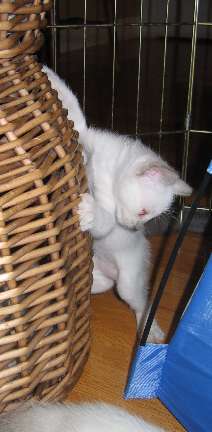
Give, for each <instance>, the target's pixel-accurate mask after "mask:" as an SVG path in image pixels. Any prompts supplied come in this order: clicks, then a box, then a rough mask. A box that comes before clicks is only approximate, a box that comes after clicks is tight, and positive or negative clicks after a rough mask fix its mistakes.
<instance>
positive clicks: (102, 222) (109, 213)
mask: <svg viewBox="0 0 212 432" xmlns="http://www.w3.org/2000/svg"><path fill="white" fill-rule="evenodd" d="M44 71H45V72H46V73H47V75H48V77H49V80H50V81H51V84H52V87H53V88H54V89H56V90H57V92H58V96H59V98H60V99H61V100H62V102H63V105H64V107H65V108H66V109H68V116H69V118H70V119H72V120H73V121H74V124H75V128H76V129H77V130H78V132H79V141H80V143H81V144H82V146H83V148H84V152H85V158H86V162H87V163H86V170H87V176H88V182H89V192H90V193H86V194H84V195H83V196H82V201H81V203H80V206H79V215H80V224H81V229H82V230H83V231H86V230H88V231H89V232H90V233H91V235H92V236H93V238H94V271H93V287H92V293H100V292H103V291H106V290H108V289H110V288H112V287H113V285H114V283H116V287H117V290H118V293H119V295H120V297H121V298H122V299H123V300H124V301H125V302H127V303H128V304H129V305H130V307H131V308H132V309H133V310H134V311H135V313H136V318H137V324H138V326H140V324H141V325H143V319H144V317H145V315H146V313H147V308H148V282H149V262H150V251H149V243H148V241H147V239H146V238H145V234H144V224H145V222H147V221H149V220H150V219H152V218H154V217H156V216H158V215H160V214H161V213H163V212H166V211H167V210H168V209H169V207H170V205H171V203H172V202H173V199H174V197H175V196H176V195H181V196H186V195H190V194H191V188H190V186H188V185H187V184H186V183H185V182H184V181H183V180H181V179H180V178H179V175H178V174H177V172H176V171H174V169H173V168H171V167H170V166H169V165H168V164H167V163H166V162H165V161H164V160H163V159H162V158H161V157H160V156H158V155H157V154H156V153H154V152H153V151H152V150H151V149H149V148H148V147H146V146H145V145H144V144H143V143H142V142H141V141H140V140H133V139H131V138H129V137H127V136H120V135H118V134H115V133H111V132H108V131H104V130H99V129H95V128H92V127H88V126H87V125H86V121H85V118H84V116H83V113H82V111H81V109H80V106H79V103H78V101H77V99H76V97H75V96H74V95H73V93H72V91H71V90H70V89H69V88H68V87H67V86H66V84H65V83H64V81H62V80H61V79H60V78H59V77H58V76H57V75H56V74H55V73H54V72H53V71H51V70H50V69H48V68H47V67H44ZM162 337H163V333H162V332H161V330H160V328H159V327H158V326H157V324H156V322H155V323H154V324H153V326H152V330H151V339H152V340H155V339H156V340H158V339H161V338H162Z"/></svg>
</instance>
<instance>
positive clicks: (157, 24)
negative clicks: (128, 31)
mask: <svg viewBox="0 0 212 432" xmlns="http://www.w3.org/2000/svg"><path fill="white" fill-rule="evenodd" d="M193 25H194V23H193V22H190V23H189V22H176V23H172V22H167V23H166V22H152V23H150V22H145V21H144V22H141V21H138V22H134V23H119V22H116V23H99V22H96V23H89V22H87V23H86V24H85V23H84V22H83V21H82V23H76V24H74V23H70V24H68V23H67V24H49V25H48V26H47V28H55V27H56V28H58V29H60V28H61V29H68V28H84V27H90V28H98V27H100V28H101V27H103V28H108V27H109V28H111V27H166V26H168V27H182V26H188V27H193ZM197 25H199V26H201V27H204V26H205V27H212V22H198V23H197Z"/></svg>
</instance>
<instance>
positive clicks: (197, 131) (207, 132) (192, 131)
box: [190, 129, 212, 135]
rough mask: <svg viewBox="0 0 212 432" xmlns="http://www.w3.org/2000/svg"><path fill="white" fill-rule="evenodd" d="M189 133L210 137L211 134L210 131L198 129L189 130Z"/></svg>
mask: <svg viewBox="0 0 212 432" xmlns="http://www.w3.org/2000/svg"><path fill="white" fill-rule="evenodd" d="M190 132H191V133H200V134H205V135H210V134H212V131H210V130H198V129H190Z"/></svg>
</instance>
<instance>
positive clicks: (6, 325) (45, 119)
mask: <svg viewBox="0 0 212 432" xmlns="http://www.w3.org/2000/svg"><path fill="white" fill-rule="evenodd" d="M49 8H50V2H49V0H41V1H40V0H34V1H27V0H16V1H14V0H6V1H4V0H2V1H1V2H0V252H1V255H0V411H3V410H4V409H5V408H9V407H12V406H14V404H16V403H17V402H20V401H21V400H23V399H26V398H28V397H31V396H33V397H36V398H39V399H44V400H50V399H55V398H57V399H59V398H62V397H63V396H64V394H65V391H66V389H67V386H69V388H70V387H72V386H73V385H74V383H75V382H76V380H77V378H78V376H79V375H80V373H81V371H82V367H83V365H84V362H85V360H86V358H87V354H88V351H89V307H90V304H89V300H90V284H91V270H92V264H91V261H92V260H91V253H90V240H89V238H88V236H87V235H85V234H83V233H81V232H80V228H79V222H78V216H77V213H76V208H77V205H78V203H79V199H80V198H79V196H80V193H82V192H84V191H85V190H86V187H87V185H86V178H85V171H84V167H83V160H82V154H81V149H80V147H79V145H78V142H77V136H78V134H77V132H75V131H74V130H73V123H72V122H70V121H68V120H67V117H66V112H65V111H64V110H63V108H62V105H61V102H59V100H58V98H57V93H56V92H55V91H53V90H52V89H51V87H50V83H49V82H48V79H47V77H46V75H45V74H44V73H42V72H41V67H40V65H39V64H38V63H37V61H36V58H35V57H34V56H33V55H32V53H33V52H35V51H36V50H37V49H38V48H39V47H40V45H41V44H42V35H41V32H40V29H41V28H42V27H44V26H45V11H46V10H47V9H49Z"/></svg>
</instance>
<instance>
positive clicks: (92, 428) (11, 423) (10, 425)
mask: <svg viewBox="0 0 212 432" xmlns="http://www.w3.org/2000/svg"><path fill="white" fill-rule="evenodd" d="M160 431H161V432H162V431H163V429H161V428H158V427H157V426H153V425H151V424H150V423H148V422H146V421H144V420H143V419H141V418H138V417H136V416H133V415H130V414H128V413H127V412H126V411H124V410H123V409H121V408H116V407H114V406H112V405H107V404H103V403H96V404H91V403H82V404H79V405H77V404H70V405H62V404H54V405H53V404H49V405H34V406H32V407H30V406H28V405H26V407H25V408H24V409H23V410H20V411H18V410H17V411H15V412H14V413H12V414H9V415H3V416H2V417H0V432H160Z"/></svg>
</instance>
